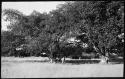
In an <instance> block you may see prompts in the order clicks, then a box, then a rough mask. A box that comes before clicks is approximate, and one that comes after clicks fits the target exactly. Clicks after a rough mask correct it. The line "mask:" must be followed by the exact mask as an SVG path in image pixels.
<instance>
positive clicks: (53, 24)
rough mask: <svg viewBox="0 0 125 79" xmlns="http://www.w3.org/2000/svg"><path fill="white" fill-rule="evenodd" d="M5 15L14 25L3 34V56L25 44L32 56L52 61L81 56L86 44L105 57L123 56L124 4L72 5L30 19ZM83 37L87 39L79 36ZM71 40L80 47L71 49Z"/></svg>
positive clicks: (9, 11)
mask: <svg viewBox="0 0 125 79" xmlns="http://www.w3.org/2000/svg"><path fill="white" fill-rule="evenodd" d="M2 12H3V13H2V14H3V16H5V15H6V16H7V18H6V19H5V20H6V21H10V22H11V24H10V25H9V26H8V29H10V30H11V31H7V32H6V31H5V32H2V36H1V37H2V40H1V46H2V55H9V54H10V55H11V54H12V53H13V51H14V49H15V48H17V47H19V46H21V45H22V44H24V45H25V52H26V53H27V54H29V55H30V56H39V55H40V53H41V52H46V53H47V55H48V56H49V57H50V58H51V59H55V58H56V57H57V56H56V55H57V54H59V55H60V57H61V55H62V56H68V55H71V54H74V55H81V52H82V51H81V50H83V48H82V47H81V46H80V44H81V43H85V42H87V43H88V45H89V47H90V48H93V47H94V51H96V52H97V53H100V55H103V56H106V54H107V53H108V54H109V53H112V51H113V50H112V49H117V52H118V51H119V53H123V49H124V44H123V42H122V41H121V40H123V39H124V37H122V38H121V39H120V38H118V35H120V34H122V33H124V1H73V2H70V1H69V2H66V3H65V4H62V5H59V6H58V8H57V9H56V10H53V11H51V12H50V13H48V14H47V13H40V12H37V11H33V12H32V13H31V14H30V15H28V16H26V15H24V14H23V13H21V12H19V11H18V10H13V9H5V10H3V11H2ZM82 33H85V34H86V36H83V37H82V36H80V35H81V34H82ZM71 36H75V37H78V39H80V40H81V43H77V44H76V45H75V46H73V45H68V44H67V43H66V39H67V38H69V37H71ZM123 36H124V35H123ZM21 40H23V41H21ZM113 46H114V47H113ZM119 46H121V47H119ZM10 51H11V52H10ZM67 51H69V52H70V53H68V52H67ZM74 51H75V52H74ZM79 51H80V52H79ZM5 52H6V53H5ZM8 52H10V53H8Z"/></svg>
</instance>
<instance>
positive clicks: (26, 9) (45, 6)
mask: <svg viewBox="0 0 125 79" xmlns="http://www.w3.org/2000/svg"><path fill="white" fill-rule="evenodd" d="M64 3H65V2H64V1H40V2H2V10H3V9H8V8H9V9H16V10H18V11H20V12H22V13H23V14H25V15H29V14H31V13H32V12H33V11H34V10H36V11H38V12H41V13H43V12H47V13H49V12H50V11H52V10H54V9H56V6H57V5H59V4H64ZM8 24H9V23H8V22H5V21H4V20H3V18H2V30H7V27H6V26H7V25H8Z"/></svg>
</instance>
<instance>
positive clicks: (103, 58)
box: [100, 49, 109, 64]
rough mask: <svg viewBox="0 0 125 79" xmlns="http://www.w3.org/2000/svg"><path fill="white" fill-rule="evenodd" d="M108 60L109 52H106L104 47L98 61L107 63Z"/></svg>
mask: <svg viewBox="0 0 125 79" xmlns="http://www.w3.org/2000/svg"><path fill="white" fill-rule="evenodd" d="M108 62H109V54H108V52H107V51H106V49H104V50H103V55H102V57H101V61H100V63H104V64H108Z"/></svg>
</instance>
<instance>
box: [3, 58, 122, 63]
mask: <svg viewBox="0 0 125 79" xmlns="http://www.w3.org/2000/svg"><path fill="white" fill-rule="evenodd" d="M2 62H14V63H23V62H32V63H33V62H38V63H48V62H49V60H48V59H46V60H19V61H17V60H12V61H8V60H4V61H2ZM56 63H61V62H56ZM98 63H100V60H94V59H93V60H91V59H87V60H86V59H82V60H78V59H76V60H75V59H73V60H72V59H71V60H66V61H65V63H64V64H98ZM109 63H110V64H123V63H124V60H123V59H118V58H117V59H110V60H109Z"/></svg>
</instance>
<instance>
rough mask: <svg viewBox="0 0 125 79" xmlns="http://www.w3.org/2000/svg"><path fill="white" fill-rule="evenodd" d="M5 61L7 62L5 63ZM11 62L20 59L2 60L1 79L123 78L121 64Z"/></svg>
mask: <svg viewBox="0 0 125 79" xmlns="http://www.w3.org/2000/svg"><path fill="white" fill-rule="evenodd" d="M8 59H9V60H8ZM22 59H25V58H22ZM30 59H31V58H30ZM32 59H35V58H32ZM36 59H37V60H38V59H40V58H36ZM6 60H8V61H9V62H6ZM11 60H13V61H19V60H20V58H18V59H14V58H6V59H5V58H2V62H1V77H2V78H45V77H47V78H50V77H63V78H64V77H123V64H113V65H112V64H108V65H106V64H80V65H71V64H54V63H48V62H10V61H11ZM27 60H28V59H27ZM20 61H22V60H20Z"/></svg>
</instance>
